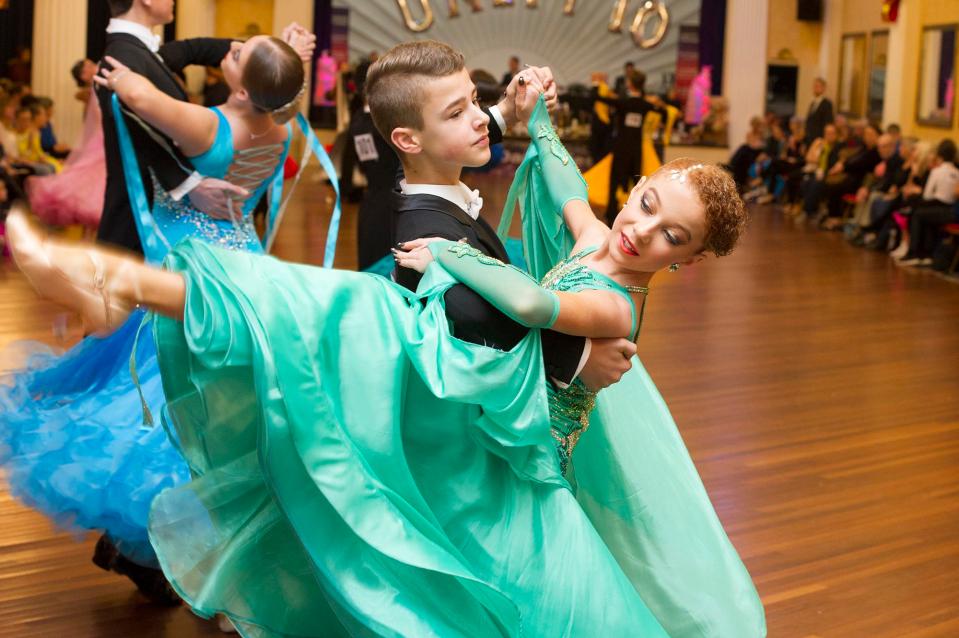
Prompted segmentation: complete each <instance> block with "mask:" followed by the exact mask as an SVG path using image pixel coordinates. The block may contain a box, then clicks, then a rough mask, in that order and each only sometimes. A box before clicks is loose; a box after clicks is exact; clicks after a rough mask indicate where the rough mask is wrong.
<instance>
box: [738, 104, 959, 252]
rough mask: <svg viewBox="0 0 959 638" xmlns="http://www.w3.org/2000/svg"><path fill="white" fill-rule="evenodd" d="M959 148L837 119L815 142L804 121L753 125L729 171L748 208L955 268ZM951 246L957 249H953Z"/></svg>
mask: <svg viewBox="0 0 959 638" xmlns="http://www.w3.org/2000/svg"><path fill="white" fill-rule="evenodd" d="M956 155H957V151H956V143H955V142H954V141H953V140H951V139H944V140H941V141H939V142H938V143H936V144H932V143H929V142H926V141H922V140H919V139H916V138H911V137H903V136H902V135H901V132H900V127H899V126H898V125H896V124H890V125H889V126H887V127H886V129H885V130H881V129H880V128H879V127H877V126H875V125H872V124H869V123H866V122H857V123H852V124H850V123H849V122H848V121H847V120H846V118H844V117H842V116H836V117H835V119H834V120H833V122H832V123H830V124H826V125H825V126H824V127H823V130H822V134H821V135H820V136H817V137H815V138H812V139H810V138H809V136H808V135H807V132H806V131H805V130H804V126H803V121H802V119H800V118H795V117H794V118H792V119H791V120H790V121H789V125H788V128H786V127H783V126H782V124H781V122H780V121H779V119H778V118H777V117H776V116H774V115H767V117H765V118H760V117H756V118H753V119H752V121H751V122H750V131H749V133H748V135H747V139H746V143H745V144H743V145H742V146H741V147H739V148H738V149H737V150H736V151H735V153H734V154H733V156H732V158H731V159H730V163H729V168H730V170H731V171H732V173H733V175H734V177H735V179H736V181H737V184H739V185H740V188H741V189H742V191H743V193H744V197H745V198H746V199H747V201H756V202H758V203H772V202H777V203H779V204H781V205H782V206H783V208H784V210H785V212H786V214H787V215H788V216H791V217H793V218H795V219H797V220H807V219H808V220H812V221H813V222H814V223H815V224H817V226H818V227H819V228H821V229H823V230H835V231H843V232H844V233H845V235H846V238H847V239H848V240H849V241H850V242H851V243H853V244H854V245H857V246H863V247H866V248H871V249H874V250H881V251H887V252H889V253H890V254H891V255H892V257H893V258H894V259H896V261H897V262H898V263H900V264H902V265H906V266H920V267H926V266H933V267H937V268H938V269H940V270H949V269H950V268H951V267H953V264H954V259H953V255H954V253H955V249H956V247H955V244H954V242H953V240H952V231H953V230H954V229H956V227H953V226H951V224H959V203H957V201H959V168H957V167H956V164H955V162H956ZM944 240H947V241H944Z"/></svg>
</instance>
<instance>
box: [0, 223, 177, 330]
mask: <svg viewBox="0 0 959 638" xmlns="http://www.w3.org/2000/svg"><path fill="white" fill-rule="evenodd" d="M7 236H8V241H9V245H10V249H11V251H12V253H13V257H14V259H15V260H16V262H17V266H18V267H19V268H20V270H21V271H23V274H24V275H26V277H27V279H28V280H29V281H30V283H31V285H32V286H33V287H34V288H35V289H36V290H37V292H38V293H40V294H41V295H42V296H44V297H47V298H48V299H50V300H52V301H55V302H57V303H59V304H61V305H63V306H66V307H68V308H70V309H72V310H75V311H77V312H79V313H80V315H81V316H82V317H83V319H84V322H85V323H86V324H88V327H89V328H90V329H92V330H94V331H103V330H109V329H111V328H114V327H116V326H118V325H119V324H120V323H122V322H123V320H124V319H126V317H127V315H128V314H129V312H130V310H132V308H133V307H134V306H136V305H143V306H146V307H148V308H150V309H151V310H154V311H156V312H158V313H160V314H163V315H166V316H168V317H172V318H174V319H180V318H182V317H183V303H184V295H185V282H184V280H183V277H182V275H180V274H178V273H173V272H168V271H165V270H163V269H161V268H158V267H155V266H148V265H146V264H144V263H142V262H141V261H139V260H138V259H137V258H135V257H133V256H129V255H125V254H122V253H120V252H116V251H113V250H108V249H103V248H99V247H96V246H94V245H89V244H72V243H69V242H62V241H59V240H57V239H54V238H51V237H49V236H47V235H46V234H44V233H43V232H41V231H39V230H37V229H36V228H34V227H33V226H32V225H31V224H30V222H29V221H28V219H27V216H26V212H25V210H24V209H23V207H22V206H17V207H15V209H14V210H13V212H11V213H10V215H9V216H8V218H7Z"/></svg>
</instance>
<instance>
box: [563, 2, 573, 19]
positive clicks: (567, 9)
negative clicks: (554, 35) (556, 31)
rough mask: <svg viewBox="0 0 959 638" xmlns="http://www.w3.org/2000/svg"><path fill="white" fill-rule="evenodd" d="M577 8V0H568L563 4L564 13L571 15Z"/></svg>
mask: <svg viewBox="0 0 959 638" xmlns="http://www.w3.org/2000/svg"><path fill="white" fill-rule="evenodd" d="M575 10H576V0H566V3H565V4H564V5H563V15H568V16H571V15H573V12H574V11H575Z"/></svg>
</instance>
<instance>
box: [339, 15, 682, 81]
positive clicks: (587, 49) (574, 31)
mask: <svg viewBox="0 0 959 638" xmlns="http://www.w3.org/2000/svg"><path fill="white" fill-rule="evenodd" d="M471 4H472V3H471V2H470V1H469V0H459V3H458V5H459V16H458V17H456V18H450V17H449V11H448V8H447V2H446V0H430V6H431V7H432V9H433V17H434V21H433V25H432V26H431V27H430V28H429V29H428V30H426V31H423V32H422V33H413V32H412V31H410V30H408V29H407V28H406V27H405V26H404V24H403V18H402V16H401V14H400V9H399V5H398V3H397V1H396V0H334V2H333V5H334V6H340V7H349V9H350V34H349V43H350V59H351V60H352V61H356V60H359V59H360V58H362V57H364V56H366V55H368V54H369V52H370V51H379V52H380V53H382V52H383V51H384V50H386V49H388V48H389V47H390V46H392V45H394V44H396V43H398V42H402V41H404V40H412V39H435V40H442V41H444V42H448V43H450V44H452V45H454V46H456V47H457V48H458V49H460V50H461V51H463V53H464V54H465V55H466V62H467V66H468V67H469V68H470V69H476V68H481V69H485V70H486V71H489V72H490V73H492V74H493V76H494V77H496V78H499V77H501V76H502V75H503V73H505V72H506V70H507V60H508V59H509V57H510V56H511V55H518V56H519V57H520V59H521V60H522V62H523V63H526V64H533V65H540V64H548V65H549V66H550V67H551V68H552V69H553V73H554V74H555V75H556V78H557V80H558V81H559V82H560V84H569V83H572V82H580V83H584V84H588V83H589V76H590V73H591V72H593V71H605V72H607V73H608V74H609V80H610V82H612V81H613V80H615V78H616V76H617V75H620V74H621V73H622V72H623V64H624V63H625V62H626V61H628V60H632V61H633V62H635V63H636V66H637V67H638V68H639V69H642V70H643V71H644V72H645V73H646V75H647V78H648V79H647V83H646V86H647V88H648V89H650V90H659V89H660V88H665V87H661V86H660V83H661V82H662V80H663V76H664V75H666V74H668V75H669V76H670V77H671V76H672V74H673V73H675V70H676V55H677V48H678V42H679V26H680V25H698V24H699V7H700V0H669V1H668V2H666V6H667V8H668V9H669V13H670V24H669V29H668V31H667V33H666V37H665V38H664V40H663V41H662V42H661V43H660V44H659V45H657V46H656V47H655V48H653V49H648V50H643V49H640V48H638V47H637V46H636V45H635V44H633V41H632V39H631V38H630V35H629V25H630V23H631V22H632V20H633V16H634V15H635V14H636V11H637V9H638V8H639V7H640V5H641V4H642V3H641V2H639V0H632V1H631V2H629V3H628V9H627V11H626V14H625V16H624V18H623V26H622V33H610V32H609V30H608V28H607V25H608V24H609V20H610V14H611V11H612V7H613V3H612V2H597V0H579V1H578V2H577V3H576V7H575V10H574V13H573V15H571V16H567V15H563V4H564V3H563V2H561V1H559V0H540V2H539V3H538V4H539V6H538V7H537V8H535V9H531V8H527V7H526V6H525V4H526V3H525V2H524V1H523V0H514V1H513V3H512V6H505V7H494V6H493V0H479V5H480V6H482V7H483V10H482V11H480V12H478V13H474V12H473V11H472V9H471V8H470V7H471ZM409 5H410V9H411V12H412V14H413V16H414V18H416V19H417V20H419V19H421V18H422V15H423V14H422V10H421V8H420V1H419V0H409Z"/></svg>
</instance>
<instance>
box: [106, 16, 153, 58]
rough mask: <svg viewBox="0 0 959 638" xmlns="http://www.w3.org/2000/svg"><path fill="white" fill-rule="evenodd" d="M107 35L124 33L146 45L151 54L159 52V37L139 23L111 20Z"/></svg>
mask: <svg viewBox="0 0 959 638" xmlns="http://www.w3.org/2000/svg"><path fill="white" fill-rule="evenodd" d="M107 33H126V34H128V35H132V36H133V37H134V38H136V39H137V40H139V41H140V42H142V43H143V44H144V45H146V48H148V49H150V51H151V52H152V53H156V52H157V51H159V50H160V42H161V38H160V36H158V35H157V34H155V33H154V32H153V30H152V29H150V27H148V26H146V25H145V24H140V23H139V22H133V21H131V20H120V19H119V18H111V19H110V23H109V24H108V25H107Z"/></svg>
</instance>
